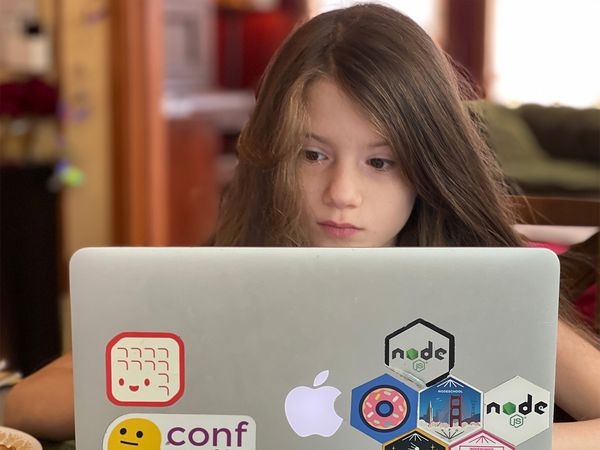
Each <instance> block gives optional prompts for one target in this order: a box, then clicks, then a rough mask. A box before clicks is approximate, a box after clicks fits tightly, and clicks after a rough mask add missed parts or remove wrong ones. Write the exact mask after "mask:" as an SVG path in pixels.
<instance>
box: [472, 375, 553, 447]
mask: <svg viewBox="0 0 600 450" xmlns="http://www.w3.org/2000/svg"><path fill="white" fill-rule="evenodd" d="M483 402H484V415H483V428H484V429H485V430H486V431H489V432H490V433H492V434H494V435H496V436H498V437H499V438H502V439H504V440H505V441H508V442H510V443H511V444H513V445H519V444H521V443H523V442H525V441H526V440H528V439H531V438H532V437H533V436H535V435H537V434H539V433H541V432H542V431H544V430H545V429H547V428H548V427H549V426H550V393H549V392H548V391H546V390H545V389H542V388H541V387H539V386H536V385H535V384H533V383H531V382H530V381H527V380H526V379H524V378H521V377H515V378H513V379H512V380H509V381H507V382H506V383H503V384H501V385H500V386H498V387H495V388H494V389H492V390H490V391H489V392H487V393H486V394H485V395H484V400H483Z"/></svg>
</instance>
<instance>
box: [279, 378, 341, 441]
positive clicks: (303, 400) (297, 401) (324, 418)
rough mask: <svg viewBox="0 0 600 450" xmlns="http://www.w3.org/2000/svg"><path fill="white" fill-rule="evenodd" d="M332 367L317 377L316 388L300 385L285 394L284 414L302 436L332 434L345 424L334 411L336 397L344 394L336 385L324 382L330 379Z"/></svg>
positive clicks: (295, 430) (327, 435)
mask: <svg viewBox="0 0 600 450" xmlns="http://www.w3.org/2000/svg"><path fill="white" fill-rule="evenodd" d="M328 376H329V370H324V371H323V372H321V373H320V374H318V375H317V376H316V377H315V381H314V382H313V386H314V389H313V388H310V387H308V386H298V387H296V388H294V389H292V390H291V391H290V392H289V394H288V395H287V397H286V398H285V416H286V417H287V420H288V422H289V424H290V426H291V427H292V430H294V432H295V433H296V434H297V435H298V436H300V437H306V436H312V435H313V434H318V435H320V436H324V437H329V436H332V435H333V434H334V433H335V432H336V431H337V430H338V428H339V427H340V425H341V424H342V421H343V420H344V419H342V418H341V417H340V416H338V415H337V413H336V412H335V407H334V403H335V399H336V398H338V396H339V395H340V394H341V392H340V390H339V389H337V388H334V387H333V386H323V387H320V388H317V387H318V386H321V385H322V384H323V383H325V381H326V380H327V377H328Z"/></svg>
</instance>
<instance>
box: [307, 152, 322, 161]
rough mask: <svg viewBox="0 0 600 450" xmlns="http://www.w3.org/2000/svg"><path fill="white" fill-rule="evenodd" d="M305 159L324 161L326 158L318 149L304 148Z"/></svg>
mask: <svg viewBox="0 0 600 450" xmlns="http://www.w3.org/2000/svg"><path fill="white" fill-rule="evenodd" d="M304 159H306V160H307V161H323V160H324V159H325V155H324V154H323V153H320V152H318V151H316V150H308V149H304Z"/></svg>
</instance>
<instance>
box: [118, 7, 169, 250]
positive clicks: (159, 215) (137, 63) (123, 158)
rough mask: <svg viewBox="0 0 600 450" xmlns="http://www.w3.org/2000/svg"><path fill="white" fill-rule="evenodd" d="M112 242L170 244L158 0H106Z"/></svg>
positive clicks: (137, 244) (161, 30)
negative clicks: (110, 80) (108, 55)
mask: <svg viewBox="0 0 600 450" xmlns="http://www.w3.org/2000/svg"><path fill="white" fill-rule="evenodd" d="M109 8H110V17H111V27H112V30H111V43H110V48H111V66H112V67H111V78H112V92H113V95H112V111H113V118H112V122H113V133H114V134H113V135H114V139H113V161H114V172H113V173H114V183H113V186H114V194H113V200H114V205H115V207H114V242H115V244H116V245H125V246H129V245H132V246H157V245H167V244H168V241H169V225H168V224H169V214H168V212H169V205H168V198H169V193H168V158H167V156H168V155H167V145H166V131H165V129H166V124H165V118H164V116H163V113H162V106H161V105H162V98H163V79H164V64H163V56H164V55H163V45H164V44H163V42H164V41H163V13H162V0H143V1H129V0H128V1H123V0H109Z"/></svg>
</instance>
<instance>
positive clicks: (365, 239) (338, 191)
mask: <svg viewBox="0 0 600 450" xmlns="http://www.w3.org/2000/svg"><path fill="white" fill-rule="evenodd" d="M308 94H309V96H308V114H309V118H310V124H309V132H308V135H307V136H306V137H305V139H304V144H303V149H302V155H301V161H300V179H301V183H302V191H303V202H304V203H303V209H304V214H305V217H306V219H307V220H308V235H309V238H310V244H311V245H313V246H316V247H388V246H393V245H394V243H395V238H396V235H397V234H398V233H399V232H400V230H402V228H403V227H404V225H405V224H406V221H407V220H408V218H409V216H410V213H411V211H412V208H413V205H414V202H415V192H414V189H413V187H412V186H411V185H410V183H408V181H407V180H405V179H404V177H403V176H402V175H401V171H400V169H399V167H398V163H397V161H396V157H395V155H394V152H393V151H392V149H391V148H390V147H389V146H388V145H387V143H386V142H385V141H384V140H382V138H381V136H379V135H378V134H377V133H376V132H375V130H374V128H373V126H372V125H371V124H370V122H369V120H368V119H367V117H366V116H365V114H364V113H363V112H362V110H361V109H360V108H359V107H358V106H357V105H356V104H354V103H353V102H352V100H351V99H350V98H348V97H347V96H346V95H345V94H344V93H343V92H342V91H341V90H340V89H338V87H337V86H336V84H335V83H333V82H331V81H328V80H319V81H317V82H315V84H313V85H312V86H311V87H310V89H309V92H308Z"/></svg>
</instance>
